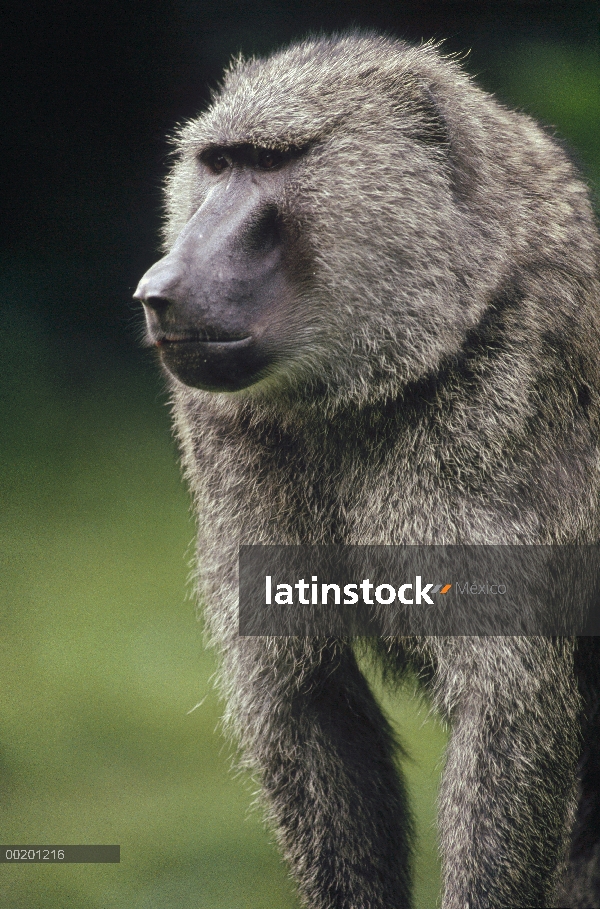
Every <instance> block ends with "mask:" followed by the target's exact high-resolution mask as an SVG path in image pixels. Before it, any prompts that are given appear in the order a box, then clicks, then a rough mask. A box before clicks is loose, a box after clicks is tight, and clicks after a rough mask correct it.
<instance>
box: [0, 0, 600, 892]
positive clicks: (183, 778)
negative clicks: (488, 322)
mask: <svg viewBox="0 0 600 909" xmlns="http://www.w3.org/2000/svg"><path fill="white" fill-rule="evenodd" d="M598 19H599V5H598V4H597V3H595V2H594V3H592V2H576V0H569V2H561V3H554V2H552V0H540V2H518V0H514V2H509V3H505V2H498V3H486V2H481V0H480V2H477V3H474V2H462V3H461V2H440V0H437V2H426V0H422V2H416V0H412V2H411V0H397V2H390V0H388V2H383V0H365V2H359V0H346V2H324V3H321V4H317V5H311V4H309V3H300V2H274V0H253V2H248V0H242V2H237V3H233V2H230V0H220V2H212V3H207V2H205V0H198V2H194V0H171V2H169V3H164V2H158V0H149V2H143V3H142V2H135V0H133V2H132V0H129V2H126V0H122V2H116V0H106V2H91V3H83V2H79V3H76V2H73V0H66V2H65V0H62V2H60V3H46V4H33V3H27V2H21V3H18V4H13V6H12V10H8V11H6V10H5V11H4V13H3V29H2V37H1V40H0V66H2V68H3V70H4V72H3V76H2V79H1V80H0V110H1V111H2V116H3V120H4V122H3V129H2V138H3V146H4V149H3V156H2V168H1V169H0V179H1V180H2V184H3V186H2V196H1V199H2V202H1V205H2V217H1V218H0V238H1V239H0V242H1V250H0V267H1V272H0V274H1V277H0V291H1V296H2V314H1V318H0V350H1V352H2V374H1V375H2V380H1V381H2V392H1V394H2V398H1V400H0V445H1V446H2V447H1V451H2V456H3V462H4V469H3V475H2V482H3V486H2V496H3V501H2V510H1V512H0V534H1V540H0V542H1V543H2V558H3V568H2V585H1V587H0V595H1V597H2V601H1V602H0V621H1V631H0V675H1V678H0V831H1V833H0V839H2V840H3V842H15V843H24V842H34V843H42V842H46V843H52V842H58V843H102V842H104V843H120V844H121V845H122V850H121V855H122V861H121V865H119V866H70V867H69V868H66V867H63V868H55V867H51V868H48V867H42V868H39V867H38V866H36V867H35V868H22V867H20V868H11V867H9V866H6V865H2V866H0V907H7V909H21V907H23V909H25V907H26V909H38V907H39V909H42V907H44V909H54V907H56V909H59V907H60V909H68V907H71V906H72V907H73V909H82V907H84V909H87V907H90V909H108V907H110V909H112V907H115V909H116V907H118V909H121V907H123V909H125V907H127V909H137V907H140V909H141V907H143V909H147V907H154V906H156V907H157V909H158V907H160V909H169V907H171V906H173V907H178V909H188V907H189V909H191V907H195V909H200V907H207V909H208V907H210V909H219V907H221V906H223V907H228V909H237V907H242V906H244V907H246V906H248V907H251V909H267V907H278V909H281V907H284V906H285V907H288V906H289V907H291V906H294V905H296V903H295V902H294V897H293V895H292V893H293V891H292V889H291V887H290V885H289V883H288V882H287V881H286V876H285V871H284V869H283V868H282V867H281V865H280V864H279V862H278V859H277V856H276V854H275V851H274V849H273V848H272V847H271V846H270V845H269V840H268V837H267V835H266V834H265V832H264V831H263V830H262V828H261V826H260V823H259V821H258V819H257V816H256V814H254V815H250V816H248V815H247V812H246V807H247V805H248V803H249V802H250V791H249V790H248V787H247V785H245V784H244V783H243V780H241V779H239V778H236V779H233V778H232V777H231V776H230V775H229V774H228V771H227V766H228V762H227V753H228V752H227V749H225V750H223V748H224V746H223V743H222V740H221V739H220V737H219V734H218V732H216V731H215V729H216V725H217V719H218V714H219V707H218V703H217V701H216V698H215V695H214V693H213V692H212V689H211V687H210V685H209V677H210V674H211V672H212V670H213V668H214V666H213V663H212V657H211V655H210V654H206V653H205V652H204V650H203V647H202V642H201V637H200V634H199V630H198V626H197V624H196V623H195V620H194V608H193V604H192V602H191V598H190V597H189V595H186V589H188V590H189V588H186V577H187V574H188V562H189V559H190V554H191V551H192V550H191V547H190V541H191V540H192V537H193V527H192V524H191V522H190V520H189V518H188V516H187V498H186V494H185V492H184V491H183V489H182V487H181V485H180V481H179V476H178V470H177V464H176V457H177V456H176V452H175V450H174V447H173V445H172V442H171V440H170V434H169V426H168V413H167V408H166V406H165V404H166V397H165V394H164V391H163V387H162V382H161V379H160V377H159V375H158V370H157V369H156V366H155V364H154V361H153V355H152V352H150V351H146V350H143V349H142V348H141V346H140V344H139V337H140V326H141V322H142V319H141V313H140V311H139V307H137V305H134V303H133V302H132V300H131V294H132V292H133V290H134V288H135V286H136V284H137V281H138V279H139V277H140V276H141V275H142V273H143V272H144V271H145V270H146V268H147V267H148V266H149V265H150V264H151V263H152V262H153V261H154V260H155V259H156V258H157V255H158V252H157V251H158V229H159V223H160V208H161V195H160V186H161V180H162V178H163V176H164V174H165V171H166V168H167V163H168V151H169V146H168V143H167V141H166V136H167V134H168V133H170V132H171V131H172V130H173V128H174V127H175V125H176V124H177V123H178V122H180V121H181V120H182V119H185V118H186V117H190V116H193V115H195V114H197V113H198V112H199V111H200V110H201V109H202V108H203V106H204V105H205V104H206V103H207V100H208V96H209V87H210V86H214V85H215V84H216V82H217V81H218V79H219V75H220V73H221V71H222V69H223V67H224V66H225V65H226V64H227V62H228V60H229V58H230V57H231V56H232V55H233V54H236V53H238V52H239V51H240V50H241V51H243V52H244V53H245V54H252V53H256V54H265V53H268V52H270V51H271V50H272V49H274V48H276V47H278V46H280V45H282V44H285V43H286V42H288V41H289V40H291V39H294V38H298V37H302V36H304V35H306V34H307V33H309V32H312V31H321V30H323V31H332V30H340V29H343V28H344V27H347V26H364V27H370V28H376V29H383V30H385V31H387V32H390V33H393V34H396V35H398V36H401V37H404V38H408V39H410V40H414V41H420V40H421V39H429V38H437V39H442V38H444V39H446V43H445V47H446V49H447V50H448V51H458V52H465V51H469V52H470V53H469V55H468V56H467V57H466V59H465V64H464V65H465V66H466V67H467V68H468V69H469V71H470V72H472V73H474V74H475V75H476V77H477V78H478V80H479V82H480V83H481V84H483V85H484V87H486V88H489V89H490V90H493V91H495V92H496V93H497V94H498V95H499V96H500V97H501V98H503V99H504V100H506V101H507V102H508V103H510V104H513V105H516V106H520V107H522V108H523V109H524V110H526V111H529V112H530V113H532V114H533V115H535V116H537V117H538V118H541V119H542V120H543V121H544V122H545V123H546V124H548V126H549V127H550V128H555V129H556V131H557V132H558V134H559V135H560V136H561V137H563V138H564V139H566V140H567V142H568V143H569V144H570V146H571V148H572V150H573V152H574V153H575V154H576V156H578V157H579V160H580V161H581V164H582V166H583V168H584V170H585V173H586V178H587V179H588V182H589V183H590V185H591V187H592V189H593V191H594V192H595V193H596V194H597V192H598V189H599V188H600V59H599V45H598ZM198 702H200V703H201V706H200V707H198V709H197V710H194V711H193V712H192V713H190V714H189V715H188V711H189V710H190V709H191V708H193V707H194V706H195V705H196V703H198ZM389 709H390V710H391V711H392V712H393V719H394V721H395V722H400V724H401V725H402V727H403V738H404V740H405V741H406V742H407V744H408V750H409V753H410V754H411V756H412V757H413V758H414V761H409V762H408V763H407V773H408V774H409V781H410V783H411V793H412V798H413V804H414V806H415V809H416V812H417V819H418V825H419V832H420V840H419V843H420V845H419V858H418V863H417V886H418V906H419V907H423V909H425V907H427V909H430V907H431V906H432V905H434V903H435V898H436V893H437V887H438V878H437V860H436V855H435V834H434V831H433V828H432V826H431V825H432V818H433V803H434V799H435V790H436V785H437V769H436V767H437V765H438V763H439V760H440V755H441V749H442V748H443V741H444V735H443V733H442V731H441V730H440V728H439V727H436V726H435V725H432V724H429V725H428V726H427V727H423V726H422V721H421V719H419V716H418V714H417V713H415V712H414V709H413V708H412V707H410V706H409V705H408V702H407V700H406V699H404V700H402V699H401V700H400V701H399V702H397V703H396V704H395V706H393V707H392V706H391V703H390V705H389ZM411 711H412V712H411ZM438 769H439V767H438Z"/></svg>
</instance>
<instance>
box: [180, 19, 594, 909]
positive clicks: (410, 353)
mask: <svg viewBox="0 0 600 909" xmlns="http://www.w3.org/2000/svg"><path fill="white" fill-rule="evenodd" d="M243 143H248V144H251V145H253V146H259V147H266V148H273V149H287V148H290V147H294V148H303V149H305V153H304V154H303V155H302V156H301V157H299V158H298V161H297V163H296V165H295V168H294V173H293V177H292V178H290V180H289V181H288V183H287V184H286V189H285V192H284V193H282V195H281V198H280V200H279V203H278V211H279V215H280V217H281V218H282V219H283V221H284V223H285V224H286V229H287V231H288V234H287V235H288V238H289V239H288V243H289V256H288V265H287V267H288V269H289V270H290V273H291V274H292V275H293V280H294V283H295V287H296V291H297V299H298V305H297V307H296V308H295V309H294V311H293V312H290V313H289V320H288V321H287V323H286V324H285V325H282V326H281V339H282V340H281V356H280V357H279V359H278V360H277V363H276V364H275V366H274V367H273V368H272V369H271V370H270V372H269V374H268V375H267V376H266V377H264V378H262V379H261V381H259V382H257V383H256V384H254V385H251V386H250V387H249V388H247V389H244V390H241V391H237V392H234V393H211V392H206V391H201V390H198V389H196V388H190V387H186V386H185V385H183V384H182V383H181V382H179V381H177V380H175V379H173V380H172V389H173V399H174V406H175V420H176V427H177V432H178V435H179V438H180V441H181V445H182V449H183V456H184V463H185V469H186V474H187V478H188V480H189V483H190V486H191V489H192V492H193V496H194V501H195V505H196V508H197V514H198V524H199V544H198V554H199V578H200V586H201V591H202V599H203V602H204V603H205V609H206V616H207V622H208V627H209V630H210V634H211V636H212V640H213V642H214V643H215V645H216V646H217V648H218V649H219V652H220V655H221V680H222V686H223V691H224V694H225V697H226V702H227V718H228V720H229V723H230V728H231V729H232V731H233V732H234V733H235V735H236V737H237V739H238V740H239V742H240V744H241V748H242V751H243V754H244V755H245V760H246V762H247V764H248V765H249V766H251V767H252V768H254V770H255V771H256V773H257V774H258V776H259V778H260V781H261V785H262V788H263V792H264V797H265V802H266V805H267V811H268V815H269V817H270V820H271V822H272V824H273V826H274V829H275V831H276V833H277V837H278V841H279V843H280V846H281V849H282V851H283V853H284V854H285V856H286V858H287V860H288V862H289V864H290V867H291V869H292V872H293V875H294V877H295V879H296V881H297V883H298V887H299V890H300V893H301V895H302V898H303V900H304V902H305V904H306V905H307V906H309V907H311V909H392V907H397V909H400V907H403V909H406V907H410V906H411V905H412V900H411V883H410V879H411V859H410V849H411V830H412V827H411V819H410V812H409V810H408V807H407V798H406V792H405V789H404V786H403V783H402V781H401V778H400V776H399V774H398V771H397V767H396V764H395V758H394V741H393V736H392V733H391V731H390V728H389V726H388V724H387V722H386V720H385V719H384V717H383V715H382V713H381V711H380V708H379V707H378V705H377V703H376V702H375V700H374V698H373V695H372V693H371V691H370V689H369V686H368V685H367V683H366V681H365V679H364V677H363V675H362V674H361V672H360V670H359V667H358V665H357V661H356V658H355V655H354V653H353V649H352V647H351V646H350V645H349V644H348V643H346V642H343V641H332V640H318V639H300V638H297V639H282V638H240V637H239V636H238V634H237V602H236V583H237V577H236V571H237V567H236V566H237V552H238V545H239V544H240V543H242V542H244V543H248V542H262V543H291V544H296V543H321V542H323V543H324V542H335V543H382V544H394V543H455V542H472V543H564V542H595V541H597V540H598V529H599V519H600V515H599V498H598V490H599V485H600V471H599V468H600V463H599V450H598V420H599V416H600V410H599V394H600V372H599V366H598V360H599V350H600V309H599V301H600V290H599V243H598V234H597V231H596V228H595V226H594V222H593V216H592V212H591V208H590V202H589V198H588V193H587V190H586V188H585V186H584V184H583V183H582V181H581V180H580V178H579V177H578V176H577V174H576V172H575V170H574V168H573V166H572V164H571V162H570V161H569V159H568V158H567V157H566V155H565V154H564V152H563V151H562V150H561V148H560V147H559V146H558V145H557V143H556V142H555V141H554V140H553V139H552V138H551V137H549V136H548V135H547V134H546V133H544V132H543V131H542V130H541V129H540V128H539V127H538V126H537V125H536V124H535V123H534V122H533V121H532V120H531V119H529V118H528V117H526V116H524V115H522V114H518V113H515V112H513V111H510V110H507V109H506V108H505V107H503V106H502V105H501V104H499V103H498V102H497V101H495V100H494V98H493V97H491V96H490V95H488V94H485V93H484V92H482V91H481V90H480V89H479V88H477V87H476V86H475V85H473V83H472V82H471V80H470V79H469V77H468V76H467V75H465V73H464V72H462V71H461V69H460V68H459V67H458V65H456V63H454V62H453V61H451V60H449V59H447V58H444V57H442V56H441V55H440V53H439V52H438V51H437V50H436V48H435V47H433V46H429V45H425V46H421V47H410V46H408V45H405V44H403V43H401V42H398V41H394V40H391V39H389V38H383V37H378V36H374V35H362V34H348V35H345V36H341V37H339V38H332V39H318V40H311V41H307V42H304V43H301V44H297V45H295V46H292V47H291V48H289V49H288V50H285V51H283V52H282V53H278V54H276V55H274V56H273V57H271V58H269V59H267V60H254V59H253V60H249V61H244V60H238V61H235V62H234V64H233V65H232V66H231V68H230V70H229V71H228V72H227V73H226V75H225V79H224V82H223V85H222V87H221V89H220V90H219V91H218V92H217V93H216V95H215V97H214V100H213V103H212V105H211V107H210V108H209V110H208V111H207V112H206V113H205V114H203V115H202V116H201V117H199V118H198V119H196V120H192V121H191V122H189V123H188V124H187V125H185V127H184V128H183V129H182V130H181V132H180V134H179V136H178V147H179V150H180V155H179V158H178V161H177V163H176V164H175V166H174V168H173V171H172V173H171V175H170V177H169V179H168V184H167V213H168V217H167V222H166V227H165V238H166V248H167V249H169V248H170V247H171V246H172V244H173V243H174V241H175V239H176V237H177V236H178V234H179V232H180V231H181V230H182V228H183V227H184V225H185V224H186V223H187V222H188V220H189V219H190V217H191V216H192V215H193V213H194V212H195V211H196V210H197V209H198V207H199V205H200V204H201V203H202V201H203V199H204V198H205V196H206V193H207V188H206V186H205V184H204V183H203V177H202V174H201V173H199V171H198V167H197V156H198V154H199V153H201V152H202V150H203V149H204V148H206V147H207V146H209V145H218V146H224V147H226V146H236V145H239V144H243ZM379 649H380V650H381V651H385V652H384V653H382V655H383V657H384V658H385V660H386V661H387V663H388V665H390V664H391V665H392V666H394V667H396V668H397V670H398V672H401V671H402V669H403V667H405V666H406V665H412V666H413V667H415V668H416V669H417V671H418V672H419V673H420V676H421V677H422V678H423V679H424V680H425V683H426V684H427V685H428V689H429V691H430V693H431V695H432V697H433V699H434V702H435V704H436V706H437V708H438V709H439V710H440V711H441V712H442V714H443V715H444V716H445V717H447V718H448V719H449V721H450V722H451V724H452V737H451V740H450V744H449V747H448V753H447V759H446V767H445V771H444V776H443V782H442V788H441V794H440V799H439V817H440V820H439V835H440V843H441V850H442V855H443V883H444V896H443V902H442V905H443V907H444V909H466V907H469V909H484V907H485V909H500V907H509V906H556V905H561V906H563V905H568V906H573V907H575V906H576V907H590V906H595V907H599V906H600V845H599V842H600V795H599V791H598V780H599V778H600V736H599V732H598V718H597V710H598V698H599V691H600V687H599V680H598V665H599V662H600V661H599V660H598V655H599V654H598V653H597V645H596V643H595V639H580V640H579V641H577V642H575V641H573V640H552V639H544V638H509V637H504V638H498V637H495V638H494V637H491V638H473V637H471V638H469V637H465V638H451V639H443V640H442V639H439V638H435V639H434V638H432V639H403V640H396V641H394V642H392V643H389V644H388V645H387V647H383V645H380V647H379ZM561 888H562V889H561Z"/></svg>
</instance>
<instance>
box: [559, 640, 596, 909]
mask: <svg viewBox="0 0 600 909" xmlns="http://www.w3.org/2000/svg"><path fill="white" fill-rule="evenodd" d="M575 665H576V669H577V675H578V677H579V682H580V688H581V694H582V697H583V700H584V704H585V717H586V719H585V721H584V741H583V748H582V753H581V758H580V761H579V804H578V807H577V819H576V821H575V828H574V831H573V841H572V844H571V854H570V858H569V867H568V870H567V873H566V875H565V879H564V881H563V886H562V889H561V900H560V905H561V906H569V907H570V909H600V638H597V637H594V638H579V639H578V647H577V651H576V660H575Z"/></svg>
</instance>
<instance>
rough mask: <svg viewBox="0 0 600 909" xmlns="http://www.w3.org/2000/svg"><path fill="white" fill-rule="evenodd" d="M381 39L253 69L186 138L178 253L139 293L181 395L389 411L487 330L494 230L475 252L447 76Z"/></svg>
mask: <svg viewBox="0 0 600 909" xmlns="http://www.w3.org/2000/svg"><path fill="white" fill-rule="evenodd" d="M379 44H380V45H381V46H380V47H378V46H375V45H373V46H370V45H365V44H361V43H360V42H357V41H355V40H353V39H351V38H349V39H347V40H344V41H341V42H339V43H338V44H335V43H333V44H332V45H331V54H328V55H317V56H315V55H314V53H313V52H312V49H311V47H310V46H307V47H303V46H300V47H298V48H295V49H294V48H292V49H291V50H290V51H288V52H286V53H283V54H281V55H279V56H277V57H274V58H272V59H271V60H269V61H247V62H243V61H239V62H238V63H236V64H234V65H233V66H232V68H231V69H230V71H229V72H228V74H227V75H226V77H225V80H224V83H223V86H222V88H221V90H220V91H219V93H218V94H217V95H216V96H215V98H214V101H213V104H212V105H211V107H210V108H209V109H208V110H207V111H206V112H205V113H204V114H203V115H202V116H200V117H199V118H197V119H195V120H191V121H190V122H189V123H188V124H186V125H185V126H184V127H183V128H182V129H181V130H180V132H179V134H178V135H177V147H178V154H179V157H178V160H177V162H176V164H175V166H174V167H173V169H172V171H171V174H170V176H169V178H168V180H167V187H166V188H167V192H166V208H167V222H166V228H165V237H166V240H167V247H168V249H169V252H168V253H167V255H166V256H165V258H164V259H162V260H161V261H160V262H158V263H156V265H154V266H153V267H152V268H151V269H150V270H149V271H148V272H147V273H146V275H145V276H144V277H143V278H142V280H141V281H140V284H139V286H138V288H137V291H136V294H135V296H136V297H137V299H139V300H141V301H142V303H143V304H144V307H145V312H146V321H147V328H148V339H149V341H150V343H152V344H154V345H156V347H157V348H158V351H159V353H160V357H161V359H162V361H163V364H164V366H165V367H166V368H167V370H168V371H169V372H170V373H171V374H172V375H173V376H175V377H176V378H177V379H179V380H180V381H181V382H183V383H184V384H186V385H189V386H193V387H196V388H201V389H206V390H209V391H218V392H219V391H228V392H238V391H240V390H243V389H247V390H248V391H247V393H248V394H251V395H253V396H256V397H258V396H262V397H263V399H266V398H269V399H270V400H274V399H275V398H278V399H281V400H285V401H286V402H287V401H288V400H289V399H290V397H292V398H294V399H301V400H302V401H303V402H310V401H313V402H316V403H317V405H318V406H321V403H322V401H323V400H324V399H327V402H328V403H330V404H331V405H332V406H334V407H335V406H337V405H338V404H339V403H341V402H348V401H352V402H354V403H357V402H359V401H365V402H366V401H368V400H374V399H377V398H379V399H381V398H382V397H389V396H391V395H395V394H397V393H398V391H399V389H400V388H401V387H402V385H403V384H404V383H405V382H407V381H409V380H410V379H413V378H416V377H419V376H421V375H423V374H424V373H426V372H428V371H429V370H431V369H432V368H435V365H436V363H437V362H439V360H440V358H441V357H442V356H445V355H449V354H452V353H453V352H454V351H457V350H458V349H459V348H460V346H461V344H462V342H463V339H464V334H465V331H466V330H468V328H469V327H470V326H472V325H473V324H475V323H476V321H477V319H478V317H479V315H480V312H481V311H482V308H483V306H484V298H485V294H486V293H487V290H488V288H487V287H486V286H485V284H486V277H485V276H486V275H487V274H488V273H491V272H492V270H491V269H490V262H491V261H492V259H493V258H494V256H495V255H496V252H495V251H494V248H493V236H494V234H493V231H491V230H490V231H489V236H490V238H491V239H490V244H489V247H490V248H486V249H483V248H479V247H477V249H476V250H475V251H474V247H473V244H472V243H471V242H470V240H471V236H470V227H469V223H468V221H469V218H468V217H466V216H465V212H464V210H463V209H462V208H461V207H460V205H459V204H458V203H457V201H456V198H455V193H454V184H455V182H456V180H455V175H454V171H455V169H456V168H455V167H454V164H453V160H452V154H451V151H450V146H449V140H448V137H447V136H446V133H445V125H444V122H445V121H444V117H443V114H442V112H441V111H439V110H438V109H437V106H436V104H437V102H436V98H435V92H434V88H435V86H434V79H433V76H432V75H431V74H430V73H428V72H425V71H424V72H423V73H417V72H416V71H413V63H414V62H415V61H414V60H413V58H412V57H411V56H410V55H406V54H404V56H403V55H402V54H403V52H402V49H401V48H400V47H399V46H396V45H394V44H392V43H389V42H386V41H385V40H383V39H382V41H381V42H379ZM382 55H383V57H382ZM421 56H423V57H424V58H425V59H426V61H427V60H429V57H431V61H434V58H435V55H434V54H433V52H431V53H429V52H425V53H424V54H422V55H421ZM383 58H385V59H383ZM431 61H430V62H431ZM431 65H432V66H433V65H434V62H432V63H431ZM430 85H431V86H433V88H431V87H430ZM458 144H459V147H462V146H461V145H460V140H459V143H458ZM461 173H462V171H461ZM481 246H483V244H481ZM491 280H492V279H490V281H491ZM469 284H472V285H473V286H472V287H469Z"/></svg>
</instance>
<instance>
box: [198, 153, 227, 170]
mask: <svg viewBox="0 0 600 909" xmlns="http://www.w3.org/2000/svg"><path fill="white" fill-rule="evenodd" d="M200 159H201V161H202V163H203V164H205V165H206V166H207V167H208V169H209V170H210V171H212V172H213V174H220V173H222V172H223V171H224V170H225V168H226V167H230V165H231V161H230V159H229V158H228V157H227V155H226V154H224V153H223V152H222V151H215V150H214V149H213V150H212V151H207V152H203V153H202V154H201V155H200Z"/></svg>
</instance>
